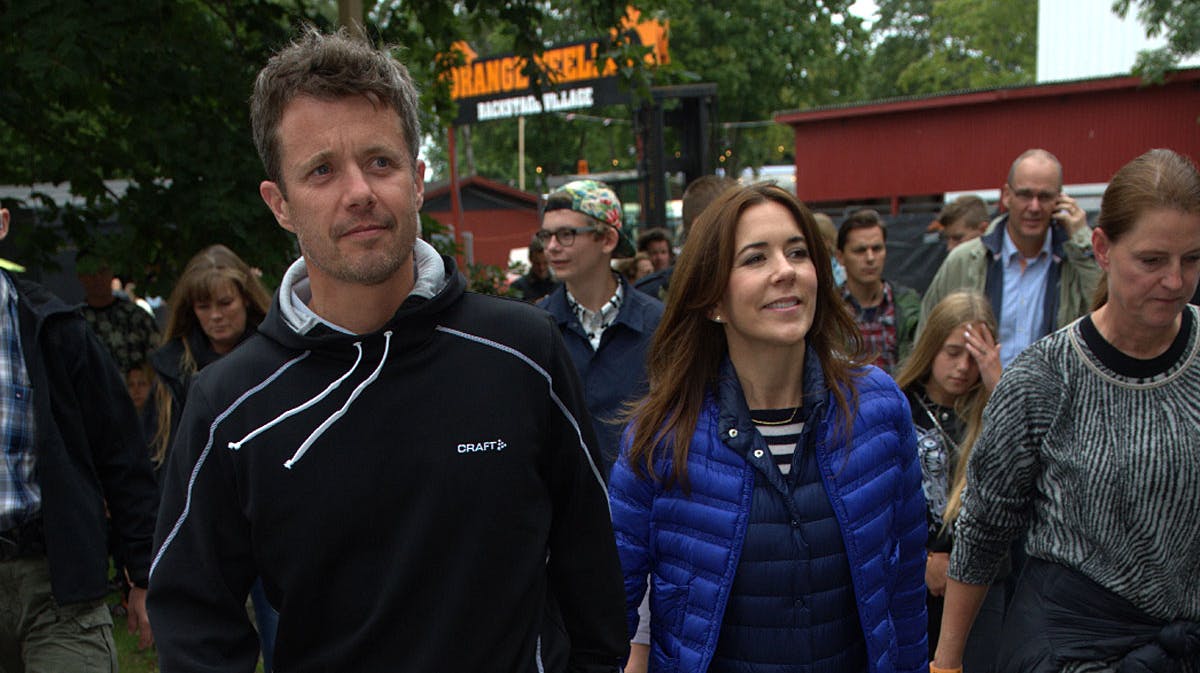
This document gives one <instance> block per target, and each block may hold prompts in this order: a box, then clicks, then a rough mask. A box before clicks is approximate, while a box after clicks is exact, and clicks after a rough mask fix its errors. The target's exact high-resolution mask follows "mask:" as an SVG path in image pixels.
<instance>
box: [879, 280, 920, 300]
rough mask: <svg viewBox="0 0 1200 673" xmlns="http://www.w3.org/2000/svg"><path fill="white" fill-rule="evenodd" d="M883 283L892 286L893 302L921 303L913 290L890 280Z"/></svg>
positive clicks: (917, 293)
mask: <svg viewBox="0 0 1200 673" xmlns="http://www.w3.org/2000/svg"><path fill="white" fill-rule="evenodd" d="M885 282H886V283H887V284H888V285H890V286H892V297H893V300H894V301H897V302H902V301H918V302H919V301H921V294H920V293H919V292H917V291H916V290H914V289H913V288H911V287H909V286H907V285H901V284H900V283H897V282H894V281H890V280H889V281H885Z"/></svg>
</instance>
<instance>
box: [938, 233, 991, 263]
mask: <svg viewBox="0 0 1200 673" xmlns="http://www.w3.org/2000/svg"><path fill="white" fill-rule="evenodd" d="M985 252H987V247H986V246H985V245H984V242H983V237H982V236H977V237H975V238H972V239H971V240H969V241H967V242H965V243H962V244H960V245H958V246H956V247H955V248H954V249H953V250H951V251H950V252H949V253H947V254H946V260H945V261H944V262H942V265H943V266H946V265H950V266H954V265H956V264H965V263H967V262H970V261H972V260H976V259H979V258H980V257H982V256H983V255H984V253H985Z"/></svg>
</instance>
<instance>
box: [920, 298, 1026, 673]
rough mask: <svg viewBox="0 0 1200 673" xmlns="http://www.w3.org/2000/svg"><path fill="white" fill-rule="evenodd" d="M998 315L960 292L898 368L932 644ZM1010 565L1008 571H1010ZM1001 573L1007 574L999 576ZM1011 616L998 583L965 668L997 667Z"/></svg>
mask: <svg viewBox="0 0 1200 673" xmlns="http://www.w3.org/2000/svg"><path fill="white" fill-rule="evenodd" d="M994 334H996V318H995V316H994V315H993V313H992V309H991V305H990V304H989V303H988V300H987V298H985V297H984V296H983V295H981V294H979V293H977V292H971V291H959V292H953V293H951V294H948V295H946V297H945V299H942V301H940V302H938V304H937V305H936V306H935V307H934V308H933V310H932V311H930V312H929V315H928V317H926V319H925V324H924V326H923V329H922V331H921V337H920V338H919V339H917V343H916V344H915V345H914V346H913V350H912V353H911V354H910V355H909V357H908V359H907V360H905V362H904V364H903V366H902V367H901V369H900V371H899V372H898V373H897V375H896V385H898V386H900V389H901V390H903V391H904V393H905V395H907V396H908V403H909V406H910V407H911V408H912V421H913V426H914V427H915V428H916V431H917V456H918V458H919V460H920V463H921V489H922V491H923V492H924V494H925V505H926V521H927V532H928V535H929V540H928V542H927V543H926V550H927V552H928V557H927V559H926V564H925V586H926V588H927V596H926V605H927V608H928V610H929V648H930V651H931V652H932V650H933V649H934V648H935V647H936V646H937V639H938V632H939V629H940V628H941V622H942V607H943V596H944V595H945V593H946V567H947V566H948V565H949V563H950V550H951V549H952V547H953V544H954V535H953V530H954V520H955V519H956V518H957V516H958V509H959V506H960V504H961V498H962V490H963V486H964V485H965V484H966V472H967V470H966V467H967V459H968V458H969V456H970V455H971V446H972V445H973V444H974V443H975V439H976V438H977V437H978V436H979V432H980V430H981V428H982V425H983V407H984V405H985V404H987V401H988V396H989V395H990V394H991V392H992V389H993V388H995V387H996V382H997V381H998V380H999V379H1000V373H1001V368H1000V357H999V347H998V345H997V344H996V342H995V339H994V338H993V335H994ZM1007 574H1008V573H1007V572H1004V573H1002V576H1007ZM998 579H1002V578H998ZM1003 619H1004V586H1003V583H1002V582H999V583H997V584H994V585H993V588H992V589H991V590H990V591H989V592H988V595H987V600H986V603H985V606H984V607H983V609H982V610H981V613H980V616H979V618H978V619H976V621H975V626H974V628H973V629H972V630H971V636H970V640H969V642H968V643H967V646H966V651H965V655H964V661H965V664H964V669H965V670H967V671H979V672H986V671H991V670H992V661H993V659H994V655H993V652H994V648H995V640H996V638H997V637H998V636H999V634H1000V625H1001V622H1002V621H1003Z"/></svg>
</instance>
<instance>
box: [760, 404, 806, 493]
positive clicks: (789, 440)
mask: <svg viewBox="0 0 1200 673" xmlns="http://www.w3.org/2000/svg"><path fill="white" fill-rule="evenodd" d="M799 414H800V410H799V409H796V408H794V407H793V408H791V409H760V410H758V411H751V412H750V420H752V421H754V427H756V428H758V434H760V435H762V436H763V439H765V440H767V448H768V449H770V451H771V456H772V457H773V458H774V459H775V465H776V466H777V467H778V468H779V471H780V472H782V473H783V474H784V475H785V476H786V475H788V474H791V472H792V456H793V455H794V454H795V453H796V444H797V443H798V442H799V441H800V433H801V432H803V430H804V421H803V420H801V419H800V417H799ZM762 421H766V422H765V423H763V422H762Z"/></svg>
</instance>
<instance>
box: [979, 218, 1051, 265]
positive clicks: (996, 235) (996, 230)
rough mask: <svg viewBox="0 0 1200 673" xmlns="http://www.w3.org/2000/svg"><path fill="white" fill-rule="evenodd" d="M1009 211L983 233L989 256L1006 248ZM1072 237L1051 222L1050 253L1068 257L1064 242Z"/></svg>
mask: <svg viewBox="0 0 1200 673" xmlns="http://www.w3.org/2000/svg"><path fill="white" fill-rule="evenodd" d="M1008 215H1009V214H1008V213H1005V214H1003V215H1001V216H1000V217H998V218H996V220H995V221H994V222H993V223H992V226H991V229H990V230H988V232H987V233H986V234H984V235H983V237H982V238H981V240H982V241H983V247H985V248H987V251H988V256H989V257H990V258H992V259H995V258H996V257H999V256H1000V254H1001V253H1002V251H1003V250H1004V237H1005V235H1006V234H1005V232H1007V231H1008ZM1069 239H1070V236H1067V231H1066V230H1065V229H1063V228H1062V227H1061V226H1059V225H1057V224H1054V223H1051V224H1050V254H1051V255H1052V256H1053V257H1054V258H1055V259H1063V258H1064V257H1066V252H1065V251H1064V250H1063V244H1064V243H1066V242H1067V241H1068V240H1069Z"/></svg>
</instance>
